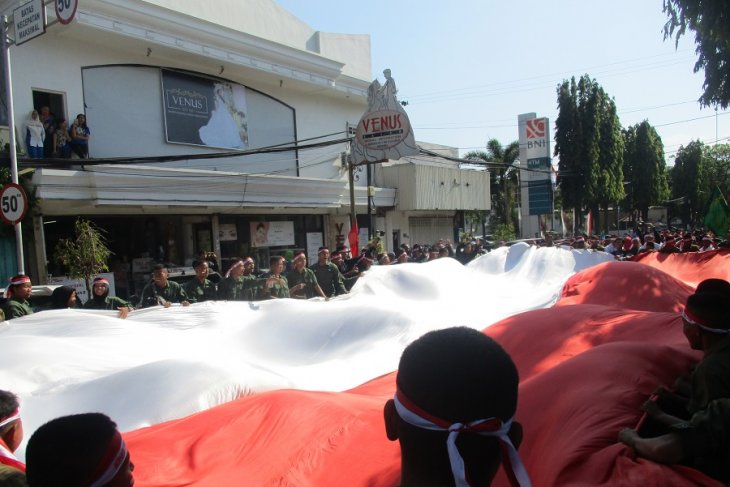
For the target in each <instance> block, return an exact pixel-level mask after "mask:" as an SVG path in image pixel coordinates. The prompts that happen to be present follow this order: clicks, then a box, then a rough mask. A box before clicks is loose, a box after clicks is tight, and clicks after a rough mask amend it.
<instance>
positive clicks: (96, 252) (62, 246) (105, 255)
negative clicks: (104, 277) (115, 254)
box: [55, 218, 112, 296]
mask: <svg viewBox="0 0 730 487" xmlns="http://www.w3.org/2000/svg"><path fill="white" fill-rule="evenodd" d="M111 255H112V252H111V250H109V249H108V248H107V246H106V238H105V236H104V233H103V230H101V229H100V228H97V227H96V226H94V224H93V223H91V222H90V221H88V220H83V219H81V218H79V219H78V220H76V223H75V224H74V238H73V239H70V238H65V239H62V240H59V241H58V243H57V244H56V249H55V257H56V260H57V261H58V262H59V263H60V264H61V265H63V266H64V267H65V268H66V273H67V275H68V276H69V277H71V278H73V279H81V278H83V279H84V282H85V284H86V291H87V292H88V293H89V294H88V295H89V296H92V294H91V278H92V277H94V276H96V275H97V274H99V273H100V272H103V271H108V270H109V267H108V266H107V264H106V262H107V260H108V259H109V257H110V256H111Z"/></svg>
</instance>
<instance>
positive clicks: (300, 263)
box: [291, 252, 307, 271]
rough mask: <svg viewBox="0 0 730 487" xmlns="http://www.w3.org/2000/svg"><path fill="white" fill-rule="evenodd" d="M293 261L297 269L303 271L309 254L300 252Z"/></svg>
mask: <svg viewBox="0 0 730 487" xmlns="http://www.w3.org/2000/svg"><path fill="white" fill-rule="evenodd" d="M291 263H292V266H293V267H294V269H295V270H297V271H301V270H302V269H304V266H306V265H307V256H306V255H304V252H299V253H298V254H297V255H295V256H294V258H293V259H292V261H291Z"/></svg>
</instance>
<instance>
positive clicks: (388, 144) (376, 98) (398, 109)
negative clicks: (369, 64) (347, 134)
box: [351, 69, 418, 165]
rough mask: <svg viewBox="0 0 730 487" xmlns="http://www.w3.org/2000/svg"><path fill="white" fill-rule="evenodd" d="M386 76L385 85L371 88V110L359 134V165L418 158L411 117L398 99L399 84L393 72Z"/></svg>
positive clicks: (355, 146)
mask: <svg viewBox="0 0 730 487" xmlns="http://www.w3.org/2000/svg"><path fill="white" fill-rule="evenodd" d="M383 74H385V84H383V85H381V84H380V82H379V81H378V80H375V81H373V82H372V83H371V84H370V87H369V88H368V109H367V111H366V112H365V114H364V115H363V116H362V118H360V121H359V122H358V124H357V129H356V130H355V139H354V140H353V141H352V154H351V158H352V161H353V163H354V164H356V165H357V164H365V163H370V162H382V161H385V160H388V159H400V158H401V157H403V156H410V155H415V154H418V147H417V146H416V141H415V138H414V137H413V128H412V127H411V122H410V121H409V120H408V114H406V111H405V110H404V109H403V106H402V105H401V104H400V103H398V99H397V98H396V96H395V94H396V89H395V80H394V79H393V78H392V77H391V76H390V70H389V69H386V70H385V71H384V72H383Z"/></svg>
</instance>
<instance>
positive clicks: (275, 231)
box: [251, 222, 294, 247]
mask: <svg viewBox="0 0 730 487" xmlns="http://www.w3.org/2000/svg"><path fill="white" fill-rule="evenodd" d="M284 245H294V222H251V246H252V247H281V246H284Z"/></svg>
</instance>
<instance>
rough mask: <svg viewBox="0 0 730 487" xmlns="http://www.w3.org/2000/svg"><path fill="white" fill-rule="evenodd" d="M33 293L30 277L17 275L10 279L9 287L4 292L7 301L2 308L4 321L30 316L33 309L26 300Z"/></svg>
mask: <svg viewBox="0 0 730 487" xmlns="http://www.w3.org/2000/svg"><path fill="white" fill-rule="evenodd" d="M32 293H33V284H32V283H31V282H30V277H28V276H24V275H22V274H21V275H17V276H14V277H12V278H10V285H9V286H8V287H7V289H6V290H5V298H6V299H7V301H6V302H5V305H4V306H3V312H4V313H5V319H6V320H12V319H13V318H20V317H21V316H26V315H32V314H33V308H31V307H30V303H29V302H28V298H30V295H31V294H32Z"/></svg>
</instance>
